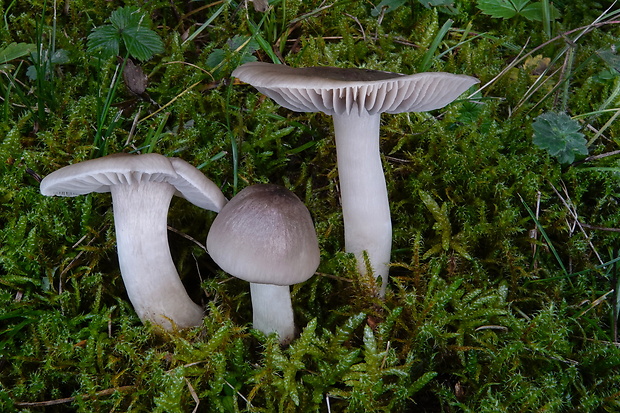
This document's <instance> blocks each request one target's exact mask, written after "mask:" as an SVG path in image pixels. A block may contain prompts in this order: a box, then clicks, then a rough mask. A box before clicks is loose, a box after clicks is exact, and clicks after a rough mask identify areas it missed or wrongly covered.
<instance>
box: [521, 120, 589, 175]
mask: <svg viewBox="0 0 620 413" xmlns="http://www.w3.org/2000/svg"><path fill="white" fill-rule="evenodd" d="M532 127H533V128H534V140H533V141H534V144H535V145H536V146H538V147H539V148H541V149H545V150H546V151H547V152H548V153H549V154H550V155H551V156H553V157H555V158H557V159H558V161H559V162H560V163H563V164H570V163H573V162H574V161H575V156H576V155H587V154H588V148H587V146H586V143H587V141H586V139H585V138H584V134H583V133H581V132H579V130H580V129H581V126H580V125H579V123H578V122H577V121H576V120H574V119H571V118H570V116H568V115H567V114H565V113H554V112H548V113H543V114H542V115H540V116H539V117H537V118H536V120H535V121H534V123H533V124H532Z"/></svg>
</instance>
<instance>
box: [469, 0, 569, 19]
mask: <svg viewBox="0 0 620 413" xmlns="http://www.w3.org/2000/svg"><path fill="white" fill-rule="evenodd" d="M542 7H543V4H542V2H540V1H538V2H535V3H532V2H530V0H478V8H479V9H480V11H482V13H484V14H486V15H489V16H491V17H494V18H496V19H510V18H512V17H515V16H523V17H525V18H526V19H528V20H536V21H541V20H542V16H543V13H542ZM549 11H550V16H549V17H550V18H551V19H552V20H555V19H557V18H558V17H560V12H559V11H558V9H556V8H555V7H554V6H553V5H550V7H549Z"/></svg>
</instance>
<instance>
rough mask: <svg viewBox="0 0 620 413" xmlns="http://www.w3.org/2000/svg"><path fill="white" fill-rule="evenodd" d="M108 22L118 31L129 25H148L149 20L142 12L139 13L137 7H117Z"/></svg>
mask: <svg viewBox="0 0 620 413" xmlns="http://www.w3.org/2000/svg"><path fill="white" fill-rule="evenodd" d="M110 23H112V25H113V26H114V27H116V28H117V29H118V30H119V31H123V30H125V29H126V28H129V27H136V26H148V25H150V21H148V20H147V17H146V15H145V14H144V13H140V10H139V9H138V8H137V7H131V6H126V7H119V8H118V9H116V10H114V11H113V12H112V14H111V15H110Z"/></svg>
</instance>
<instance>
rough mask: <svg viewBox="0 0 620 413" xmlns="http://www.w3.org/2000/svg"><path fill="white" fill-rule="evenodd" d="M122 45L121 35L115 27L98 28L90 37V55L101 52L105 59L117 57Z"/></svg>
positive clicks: (88, 50)
mask: <svg viewBox="0 0 620 413" xmlns="http://www.w3.org/2000/svg"><path fill="white" fill-rule="evenodd" d="M120 44H121V34H120V33H119V31H118V29H116V28H115V27H114V26H111V25H106V26H101V27H96V28H95V29H93V31H92V32H91V33H90V34H89V35H88V49H87V50H86V51H87V52H88V53H91V54H92V53H96V52H99V51H100V52H101V53H102V55H103V57H104V58H108V57H112V56H117V55H118V52H119V48H120Z"/></svg>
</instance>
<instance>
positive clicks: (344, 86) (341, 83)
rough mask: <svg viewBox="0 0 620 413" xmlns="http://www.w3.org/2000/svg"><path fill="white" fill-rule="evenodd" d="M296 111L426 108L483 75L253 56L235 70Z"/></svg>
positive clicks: (444, 100) (450, 98) (443, 101)
mask: <svg viewBox="0 0 620 413" xmlns="http://www.w3.org/2000/svg"><path fill="white" fill-rule="evenodd" d="M232 75H233V76H235V77H237V78H238V79H239V80H241V81H243V82H246V83H249V84H251V85H252V86H254V87H255V88H256V89H258V90H259V91H260V92H261V93H263V94H265V95H266V96H268V97H270V98H272V99H273V100H274V101H276V102H277V103H278V104H279V105H281V106H284V107H286V108H288V109H290V110H293V111H296V112H323V113H326V114H328V115H345V114H347V115H348V114H351V113H355V112H357V113H359V114H362V113H368V114H370V115H374V114H377V113H383V112H385V113H402V112H426V111H430V110H435V109H439V108H442V107H444V106H446V105H447V104H449V103H451V102H452V101H454V99H455V98H456V97H458V96H459V95H460V94H461V93H463V92H465V91H466V90H467V89H469V88H470V87H471V86H473V85H474V84H476V83H478V82H479V81H478V79H476V78H474V77H471V76H466V75H456V74H452V73H444V72H425V73H417V74H413V75H404V74H400V73H390V72H383V71H376V70H365V69H356V68H350V69H342V68H335V67H305V68H293V67H290V66H285V65H276V64H272V63H264V62H249V63H245V64H243V65H241V66H239V67H238V68H237V69H235V70H234V71H233V73H232Z"/></svg>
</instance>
